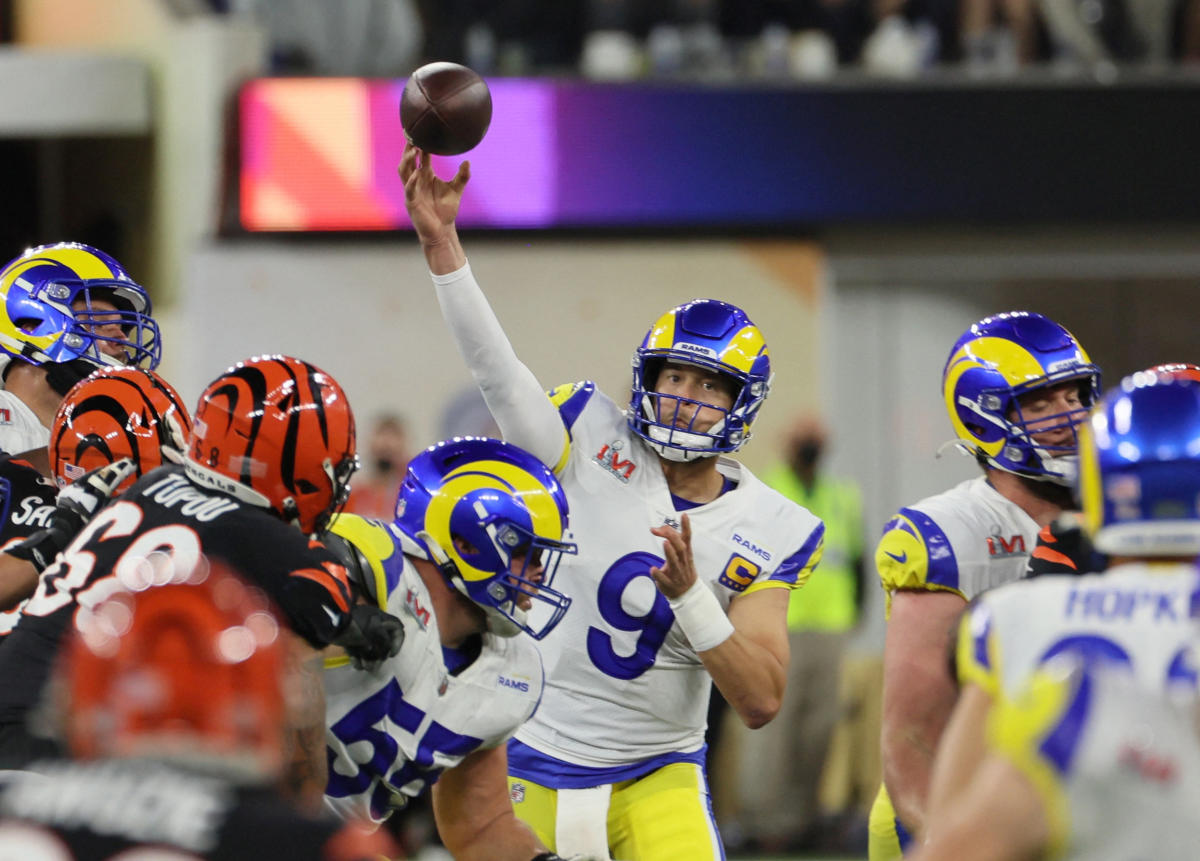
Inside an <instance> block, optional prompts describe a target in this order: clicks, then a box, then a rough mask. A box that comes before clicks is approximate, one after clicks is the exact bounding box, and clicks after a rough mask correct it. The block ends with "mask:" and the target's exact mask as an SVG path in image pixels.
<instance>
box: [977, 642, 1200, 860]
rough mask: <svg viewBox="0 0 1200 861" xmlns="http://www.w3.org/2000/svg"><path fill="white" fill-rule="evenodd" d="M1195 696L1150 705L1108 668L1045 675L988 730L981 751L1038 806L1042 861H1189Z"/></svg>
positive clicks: (1196, 774) (1195, 775)
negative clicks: (1006, 769) (1019, 779)
mask: <svg viewBox="0 0 1200 861" xmlns="http://www.w3.org/2000/svg"><path fill="white" fill-rule="evenodd" d="M1197 708H1200V702H1198V701H1197V699H1196V697H1195V695H1194V694H1193V695H1191V696H1189V697H1187V698H1186V699H1182V700H1180V699H1176V698H1172V697H1168V696H1165V695H1161V694H1160V695H1158V696H1148V695H1147V694H1146V693H1145V691H1144V690H1142V689H1141V685H1140V684H1139V683H1138V681H1137V680H1136V679H1134V678H1131V677H1130V676H1129V675H1128V674H1126V673H1122V672H1120V671H1119V670H1118V669H1116V668H1114V667H1111V666H1108V667H1093V668H1090V669H1076V670H1075V671H1074V672H1072V673H1070V674H1069V675H1066V676H1065V677H1064V676H1063V675H1062V674H1061V673H1058V672H1056V671H1055V669H1054V668H1052V669H1051V670H1050V671H1048V672H1046V673H1044V674H1039V675H1038V676H1035V678H1034V681H1033V683H1032V685H1031V686H1030V687H1029V688H1028V689H1027V691H1025V692H1024V693H1023V694H1022V695H1020V696H1019V697H1018V698H1017V699H1016V700H1015V701H1013V702H1007V703H1003V704H1002V705H1001V707H1000V708H998V709H996V710H995V712H994V713H993V715H992V717H991V719H990V720H989V729H988V736H989V745H990V746H991V747H992V749H993V750H995V751H997V752H998V753H999V754H1000V755H1001V756H1003V757H1005V758H1006V759H1008V760H1009V761H1010V762H1012V763H1013V764H1014V765H1015V766H1016V767H1017V768H1018V769H1019V770H1020V771H1021V772H1022V773H1023V774H1024V775H1025V776H1026V777H1027V778H1028V780H1029V781H1030V783H1031V784H1032V787H1033V789H1034V791H1035V792H1037V794H1038V795H1039V797H1040V800H1041V802H1042V809H1043V810H1044V811H1045V813H1046V816H1047V821H1048V824H1049V826H1050V846H1049V851H1048V852H1047V853H1046V854H1047V857H1050V858H1068V859H1085V858H1086V859H1093V861H1127V859H1130V858H1194V857H1196V847H1198V846H1200V807H1198V806H1197V804H1196V799H1197V798H1200V745H1198V744H1197V739H1196V724H1195V714H1196V709H1197Z"/></svg>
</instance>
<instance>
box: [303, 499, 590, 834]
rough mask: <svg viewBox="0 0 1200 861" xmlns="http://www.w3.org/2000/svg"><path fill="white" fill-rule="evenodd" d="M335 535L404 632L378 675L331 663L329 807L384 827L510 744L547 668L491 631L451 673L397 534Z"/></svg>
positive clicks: (352, 523)
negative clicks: (474, 760)
mask: <svg viewBox="0 0 1200 861" xmlns="http://www.w3.org/2000/svg"><path fill="white" fill-rule="evenodd" d="M333 529H334V531H335V532H337V533H338V534H340V535H343V536H346V537H347V539H348V540H350V541H352V542H353V543H354V545H355V546H356V547H357V548H358V549H359V550H360V551H361V552H362V553H363V555H364V556H366V558H367V559H368V561H369V562H370V563H371V568H372V572H373V574H374V577H375V583H374V584H373V589H372V591H373V593H374V594H373V595H372V597H374V598H375V599H376V601H377V602H378V604H379V606H380V607H381V608H383V609H386V610H387V611H388V612H389V613H391V614H392V615H394V616H396V617H398V618H399V619H400V620H401V622H402V623H403V625H404V644H403V646H401V648H400V652H399V653H398V654H397V655H396V656H395V657H393V658H391V659H389V660H387V661H384V662H383V663H382V664H381V665H380V666H379V667H377V668H375V669H374V670H358V669H355V668H354V667H353V666H351V665H350V663H349V660H348V659H346V658H337V659H331V660H327V661H326V670H325V709H326V727H327V729H326V745H327V748H328V749H327V755H328V760H329V783H328V784H327V786H326V789H325V801H326V804H327V805H328V806H329V807H330V808H332V809H333V810H334V811H335V812H336V813H337V814H338V815H339V816H342V817H343V818H346V819H350V818H360V819H366V820H369V821H374V822H381V821H383V820H384V819H386V818H387V817H388V816H389V815H390V814H391V813H392V811H393V810H395V809H397V808H400V807H403V806H404V804H405V803H407V800H408V799H409V798H415V797H416V796H418V795H420V794H421V793H422V792H423V791H424V790H425V788H426V787H427V786H429V785H431V784H433V783H434V782H436V781H437V779H438V776H439V775H440V774H441V773H442V771H444V770H445V769H447V768H453V767H454V766H456V765H457V764H458V763H460V762H461V761H462V760H463V758H464V757H466V756H468V755H469V754H471V753H472V752H474V751H476V750H480V749H483V748H492V747H496V746H498V745H500V744H503V743H504V742H505V741H507V740H508V738H510V737H511V736H512V734H513V733H514V732H515V731H516V729H517V727H518V726H520V725H521V724H522V723H524V722H525V721H526V720H527V719H528V718H529V716H530V715H531V714H533V712H534V710H535V709H536V708H537V705H538V701H539V700H540V699H541V695H542V685H543V672H542V661H541V658H540V657H539V655H538V651H537V647H536V646H535V645H534V642H533V640H532V639H530V638H529V637H527V636H525V635H523V634H522V635H518V636H515V637H497V636H494V635H492V634H488V633H485V634H482V635H481V637H482V643H481V647H480V651H479V654H478V655H477V656H476V657H475V659H474V660H473V661H471V662H470V663H469V664H467V665H466V666H463V667H461V668H459V669H458V670H457V671H452V670H450V669H448V668H447V666H446V658H445V654H444V652H443V650H442V641H441V635H440V634H439V630H438V621H437V618H436V617H435V616H434V614H433V612H432V609H431V608H432V606H433V603H432V601H431V599H430V596H429V590H428V589H426V588H425V584H424V582H423V581H422V580H421V575H420V574H419V573H418V572H417V570H416V568H414V567H413V565H412V563H411V562H409V561H408V560H407V559H406V558H405V556H404V552H403V546H402V541H403V539H402V538H401V535H400V533H399V532H398V531H396V530H395V529H394V528H393V527H391V526H390V525H384V524H382V523H379V522H377V521H371V520H365V519H364V518H361V517H355V516H353V515H342V516H340V517H339V518H338V519H337V522H336V523H335V525H334V527H333ZM568 615H570V614H568Z"/></svg>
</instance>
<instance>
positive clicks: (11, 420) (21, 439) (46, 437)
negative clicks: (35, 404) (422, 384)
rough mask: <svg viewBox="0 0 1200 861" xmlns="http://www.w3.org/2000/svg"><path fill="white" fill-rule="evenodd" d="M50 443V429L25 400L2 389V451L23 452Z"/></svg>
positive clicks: (0, 447) (0, 403)
mask: <svg viewBox="0 0 1200 861" xmlns="http://www.w3.org/2000/svg"><path fill="white" fill-rule="evenodd" d="M49 444H50V429H49V428H48V427H46V426H45V425H44V424H42V423H41V422H40V421H38V417H37V416H36V415H34V412H33V410H31V409H30V408H29V407H28V406H26V404H25V402H24V401H22V400H21V399H20V398H18V397H17V396H16V395H14V394H13V393H12V392H6V391H4V390H2V389H0V452H4V453H5V454H22V453H24V452H27V451H31V450H33V449H35V448H45V447H46V446H48V445H49Z"/></svg>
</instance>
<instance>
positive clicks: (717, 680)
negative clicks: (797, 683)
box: [698, 631, 787, 729]
mask: <svg viewBox="0 0 1200 861" xmlns="http://www.w3.org/2000/svg"><path fill="white" fill-rule="evenodd" d="M698 654H699V655H700V660H701V661H703V662H704V666H705V668H706V669H707V670H708V673H709V675H711V676H712V679H713V683H714V684H715V685H716V686H717V690H719V691H720V692H721V696H723V697H725V700H726V702H728V703H729V705H730V706H731V707H732V708H733V710H734V711H735V712H737V715H738V717H740V718H741V719H742V723H744V724H745V725H746V726H748V727H749V728H750V729H758V728H759V727H762V726H765V725H766V724H768V723H770V722H771V721H772V720H773V719H774V718H775V715H777V714H778V713H779V707H780V705H781V704H782V703H783V692H784V688H785V686H786V684H787V668H786V667H785V666H784V665H783V663H782V662H781V661H780V660H779V658H777V657H776V656H775V655H774V654H772V653H771V651H770V650H769V649H766V648H764V647H763V646H762V645H760V644H758V643H756V642H754V641H753V640H751V639H750V638H749V637H747V636H746V635H745V634H742V633H740V632H738V631H734V633H733V635H732V636H731V637H730V638H729V639H727V640H726V641H725V642H723V643H721V644H720V645H718V646H716V647H714V648H712V649H708V650H707V651H704V652H699V653H698Z"/></svg>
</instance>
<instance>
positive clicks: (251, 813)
mask: <svg viewBox="0 0 1200 861" xmlns="http://www.w3.org/2000/svg"><path fill="white" fill-rule="evenodd" d="M38 770H39V774H36V775H21V776H19V777H16V778H14V779H12V780H10V781H8V782H6V783H5V784H3V785H0V857H3V858H49V857H53V858H56V859H73V861H108V859H116V858H118V857H120V858H133V857H135V854H136V853H130V852H129V850H131V849H136V848H137V847H153V848H154V855H153V857H154V858H163V859H166V858H171V859H211V861H245V859H254V861H275V859H280V861H367V859H371V861H378V859H380V858H391V857H395V852H396V849H395V846H394V845H393V844H392V841H391V840H390V839H389V838H388V837H387V836H386V835H385V834H384V833H382V832H381V833H376V834H368V833H367V832H366V831H364V830H362V828H361V826H355V825H347V824H346V823H343V822H339V821H335V820H333V819H324V818H317V817H311V816H307V815H304V814H302V813H301V812H299V811H298V810H296V809H295V808H294V807H292V806H291V805H289V804H288V803H287V802H285V801H284V800H283V799H281V798H279V797H278V796H277V795H275V794H274V793H273V792H271V791H269V790H267V789H265V788H259V787H255V788H248V787H245V786H237V785H235V784H233V783H231V782H229V781H227V780H225V779H222V778H220V777H216V776H210V775H204V774H198V773H195V772H191V771H186V770H184V769H182V768H177V767H173V766H168V765H165V764H163V763H156V762H152V761H145V760H141V761H139V760H98V761H96V762H90V763H87V762H68V761H63V762H57V763H48V764H41V765H39V767H38ZM47 845H49V846H54V847H55V851H54V853H53V855H45V854H41V853H40V852H39V851H38V849H39V847H41V848H43V851H44V847H46V846H47ZM63 850H65V852H64V851H63ZM123 852H124V853H127V854H121V853H123ZM137 857H142V856H140V855H139V856H137ZM147 857H149V856H147Z"/></svg>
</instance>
